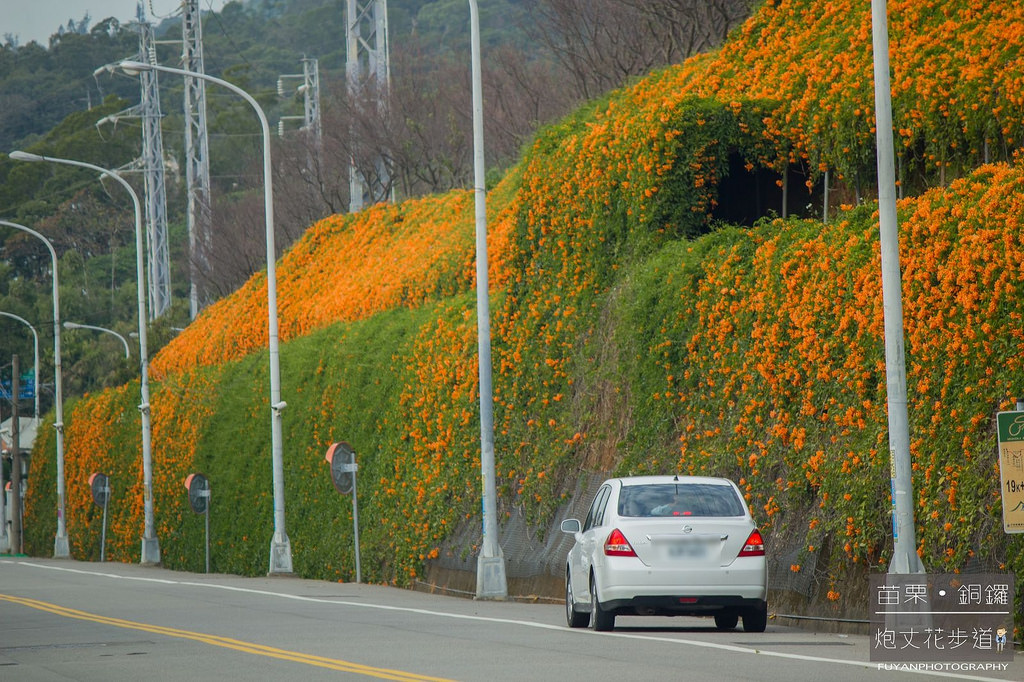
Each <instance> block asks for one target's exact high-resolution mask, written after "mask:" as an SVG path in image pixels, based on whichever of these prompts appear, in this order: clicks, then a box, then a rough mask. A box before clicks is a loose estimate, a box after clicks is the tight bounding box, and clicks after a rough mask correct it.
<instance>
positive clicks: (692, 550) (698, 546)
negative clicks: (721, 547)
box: [665, 542, 708, 561]
mask: <svg viewBox="0 0 1024 682" xmlns="http://www.w3.org/2000/svg"><path fill="white" fill-rule="evenodd" d="M665 553H666V556H667V557H668V558H669V559H674V560H676V561H692V560H695V559H704V558H706V557H707V555H708V547H707V544H706V543H703V542H674V543H672V544H670V545H667V546H666V547H665Z"/></svg>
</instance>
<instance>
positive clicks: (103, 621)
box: [0, 558, 1024, 682]
mask: <svg viewBox="0 0 1024 682" xmlns="http://www.w3.org/2000/svg"><path fill="white" fill-rule="evenodd" d="M564 623H565V620H564V613H563V609H562V607H561V606H560V605H557V604H524V603H518V602H498V601H477V600H472V599H460V598H453V597H444V596H439V595H433V594H425V593H422V592H413V591H409V590H402V589H396V588H389V587H384V586H378V585H359V584H353V583H328V582H320V581H312V580H301V579H297V578H290V577H265V578H242V577H238V576H227V575H204V574H192V573H179V572H174V571H168V570H164V569H161V568H152V567H142V566H138V565H127V564H114V563H105V564H99V563H85V562H75V561H66V560H52V559H25V558H3V559H0V680H3V681H6V680H11V681H15V680H16V681H18V682H57V681H61V682H63V681H67V680H76V681H82V682H85V681H92V680H96V681H99V680H102V681H104V682H109V681H118V680H133V681H134V680H154V681H160V682H163V681H175V680H224V681H231V680H245V681H247V682H251V681H257V680H296V681H297V680H302V681H303V682H305V681H315V680H326V679H331V680H340V679H357V678H364V679H365V678H377V679H389V680H466V681H470V680H487V681H496V680H497V681H500V680H559V681H566V682H569V681H574V680H630V681H633V680H659V681H662V680H751V681H757V682H776V681H777V682H782V681H786V682H793V681H794V680H828V681H829V682H841V681H843V680H857V681H859V680H887V681H889V680H891V681H893V682H901V681H903V680H940V679H968V680H1018V681H1019V680H1024V656H1022V655H1020V654H1018V655H1017V656H1016V657H1015V658H1014V660H1013V662H1012V663H1010V664H1009V667H1008V668H1007V669H1005V670H988V671H984V670H982V671H978V670H975V671H969V672H967V671H959V672H956V671H951V672H948V673H936V672H930V673H927V674H920V673H911V672H899V671H887V670H879V669H878V666H877V664H875V663H871V662H870V661H869V650H868V647H869V641H868V638H867V637H866V636H858V635H837V634H826V633H814V632H807V631H803V630H799V629H796V628H790V627H784V626H780V625H777V624H775V623H774V622H771V621H770V622H769V625H768V630H767V631H766V632H765V633H762V634H748V633H744V632H743V631H742V630H735V631H730V632H718V631H716V630H715V628H714V625H713V622H711V621H709V620H707V619H695V618H671V619H669V618H619V619H618V621H617V628H616V630H615V631H614V632H611V633H594V632H590V631H588V630H570V629H569V628H567V627H565V624H564Z"/></svg>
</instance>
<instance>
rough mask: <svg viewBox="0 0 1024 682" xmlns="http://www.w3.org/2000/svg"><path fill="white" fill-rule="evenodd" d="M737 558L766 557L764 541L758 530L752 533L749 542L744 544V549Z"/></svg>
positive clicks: (748, 538)
mask: <svg viewBox="0 0 1024 682" xmlns="http://www.w3.org/2000/svg"><path fill="white" fill-rule="evenodd" d="M737 556H764V539H763V538H762V537H761V532H760V531H758V530H757V529H756V528H755V529H754V530H753V531H751V533H750V536H749V537H747V541H746V542H745V543H743V549H741V550H740V553H739V554H738V555H737Z"/></svg>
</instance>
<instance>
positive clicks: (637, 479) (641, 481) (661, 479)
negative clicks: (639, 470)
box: [605, 475, 732, 486]
mask: <svg viewBox="0 0 1024 682" xmlns="http://www.w3.org/2000/svg"><path fill="white" fill-rule="evenodd" d="M616 481H617V482H618V483H619V484H620V485H622V486H630V485H657V484H666V483H668V484H674V483H678V484H681V485H687V484H695V483H703V484H705V485H727V486H731V485H732V481H730V480H729V479H727V478H720V477H717V476H684V475H675V476H674V475H669V476H623V477H619V478H610V479H608V480H607V481H605V483H612V482H616Z"/></svg>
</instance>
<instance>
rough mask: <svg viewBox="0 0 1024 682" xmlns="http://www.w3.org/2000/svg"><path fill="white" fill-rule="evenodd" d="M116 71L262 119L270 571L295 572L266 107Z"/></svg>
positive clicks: (136, 68) (141, 67) (136, 65)
mask: <svg viewBox="0 0 1024 682" xmlns="http://www.w3.org/2000/svg"><path fill="white" fill-rule="evenodd" d="M116 68H120V69H121V70H122V71H124V72H125V73H127V74H130V75H134V74H136V73H138V72H140V71H147V70H154V71H163V72H164V73H171V74H176V75H178V76H185V77H188V78H199V79H201V80H205V81H209V82H211V83H216V84H217V85H220V86H222V87H225V88H227V89H228V90H231V91H232V92H234V93H235V94H237V95H238V96H239V97H241V98H242V99H244V100H245V101H246V102H248V103H249V105H250V106H251V107H252V108H253V110H254V111H255V112H256V116H257V117H258V118H259V121H260V127H261V128H262V131H263V210H264V213H265V219H266V232H267V234H266V238H267V325H268V335H269V351H270V434H271V457H272V460H273V461H272V465H273V485H274V536H273V538H271V541H270V570H269V573H270V574H271V575H279V574H288V573H292V548H291V542H290V541H289V540H288V534H287V532H286V530H285V523H284V521H285V518H284V457H283V455H282V451H283V449H284V448H283V437H282V433H281V431H282V429H281V411H282V410H283V409H284V408H285V407H287V403H285V401H283V400H281V366H280V358H279V351H278V327H277V251H276V247H275V246H274V189H273V175H272V168H271V163H270V125H269V124H268V123H267V115H266V114H265V113H264V112H263V108H262V107H260V105H259V103H258V102H256V100H255V99H253V97H252V96H251V95H250V94H249V93H247V92H246V91H245V90H242V89H241V88H240V87H238V86H237V85H235V84H233V83H229V82H228V81H226V80H223V79H220V78H216V77H214V76H209V75H207V74H205V73H199V72H197V71H187V70H185V69H175V68H173V67H169V66H161V65H159V64H149V63H143V62H136V61H130V60H125V61H122V62H119V63H118V64H117V65H116Z"/></svg>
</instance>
